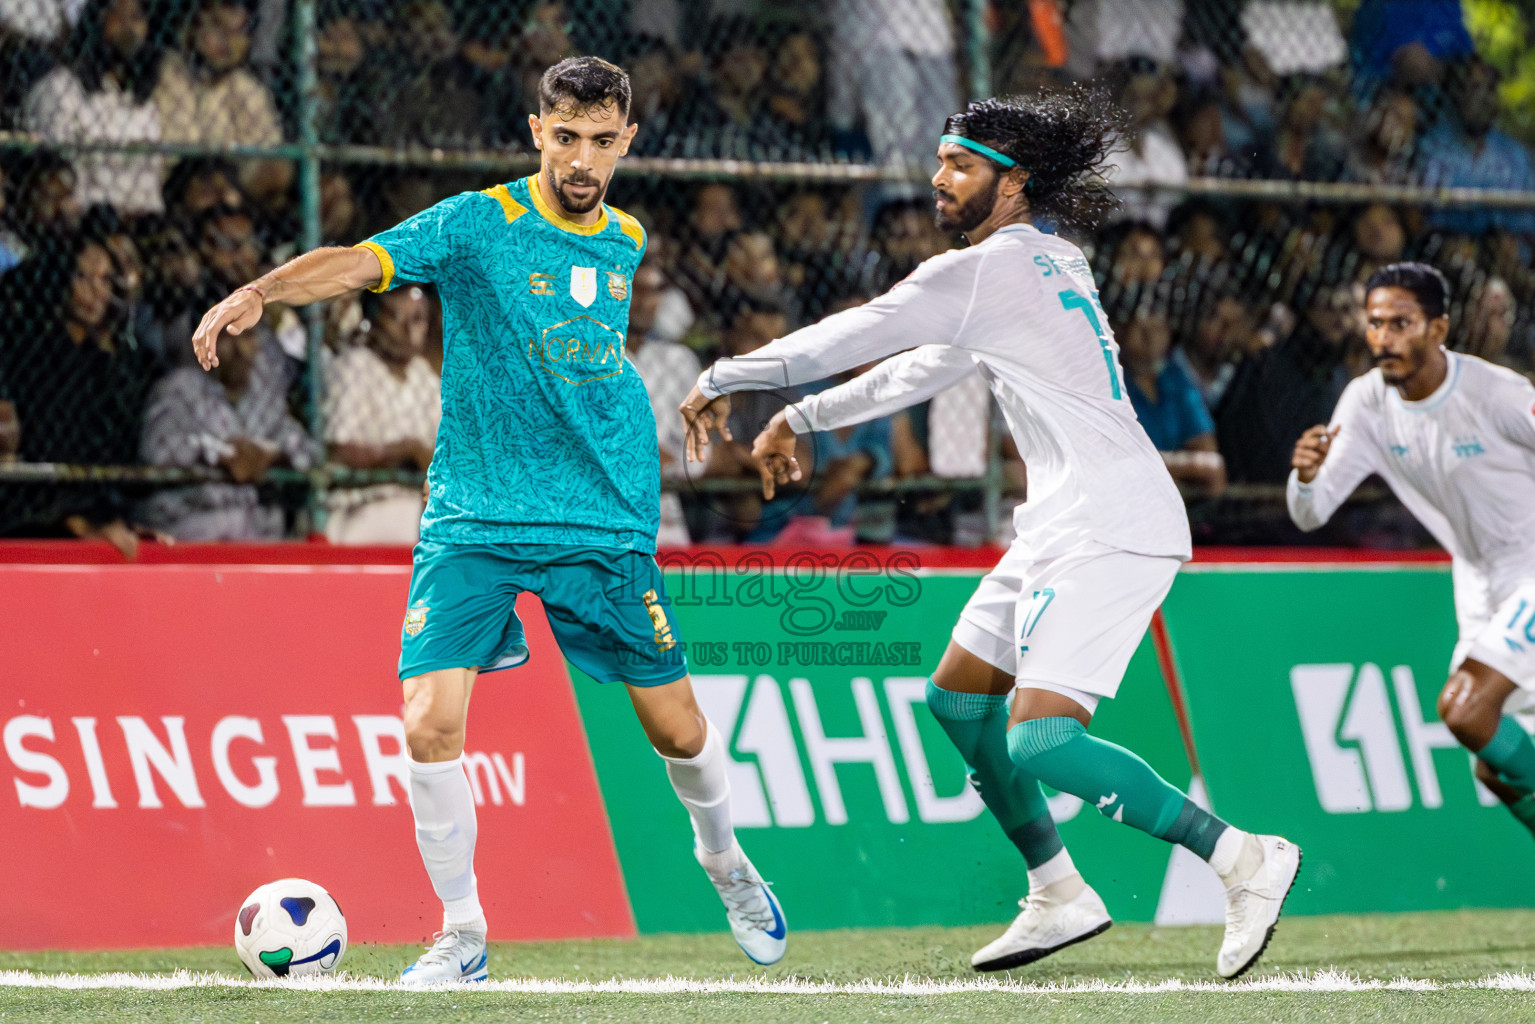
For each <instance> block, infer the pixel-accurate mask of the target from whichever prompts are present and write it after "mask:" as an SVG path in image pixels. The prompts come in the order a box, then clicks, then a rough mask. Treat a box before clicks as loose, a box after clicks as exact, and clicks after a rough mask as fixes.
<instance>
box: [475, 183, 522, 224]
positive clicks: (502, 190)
mask: <svg viewBox="0 0 1535 1024" xmlns="http://www.w3.org/2000/svg"><path fill="white" fill-rule="evenodd" d="M481 191H482V192H483V193H484V194H485V195H487V196H490V198H492V199H494V200H495V201H496V202H498V203H500V204H501V210H502V212H503V213H505V214H506V222H507V223H508V224H510V223H511V222H512V221H514V220H516V219H517V218H518V217H521V216H522V215H523V214H525V213H527V212H528V208H527V207H526V206H523V205H522V204H521V203H519V202H518V201H517V200H515V199H513V198H512V193H511V191H510V190H508V189H507V187H506V186H505V185H495V186H492V187H491V188H487V189H481Z"/></svg>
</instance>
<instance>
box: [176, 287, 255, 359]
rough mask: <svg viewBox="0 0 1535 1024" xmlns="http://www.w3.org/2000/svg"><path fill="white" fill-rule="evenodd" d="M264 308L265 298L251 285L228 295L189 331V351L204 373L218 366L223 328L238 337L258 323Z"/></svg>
mask: <svg viewBox="0 0 1535 1024" xmlns="http://www.w3.org/2000/svg"><path fill="white" fill-rule="evenodd" d="M264 308H266V298H265V296H263V295H262V293H261V290H260V289H259V288H257V287H256V286H255V285H246V286H245V287H244V288H239V289H237V290H235V291H233V292H231V293H230V294H229V295H228V296H226V297H225V298H224V301H223V302H220V303H219V304H218V305H217V306H214V307H213V308H212V309H210V310H208V312H206V313H204V314H203V319H202V322H201V323H199V324H198V325H197V330H196V331H194V332H192V351H193V352H195V353H197V362H198V364H199V365H201V366H202V368H203V369H204V370H211V369H213V368H214V367H215V366H217V365H218V364H219V335H220V334H222V333H223V332H224V331H225V330H226V329H227V330H228V331H229V333H230V334H239V333H240V332H241V331H245V330H249V329H250V328H252V327H254V326H256V324H258V323H260V322H261V311H262V310H263V309H264Z"/></svg>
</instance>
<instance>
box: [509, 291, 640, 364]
mask: <svg viewBox="0 0 1535 1024" xmlns="http://www.w3.org/2000/svg"><path fill="white" fill-rule="evenodd" d="M595 281H596V277H595V275H594V276H593V282H594V287H595ZM528 356H529V358H530V359H531V358H534V357H537V359H538V361H539V364H540V365H541V366H543V368H544V369H545V370H546V371H547V372H549V373H551V374H553V375H554V376H556V377H558V378H560V379H561V380H563V381H566V382H567V383H570V384H589V383H591V382H592V381H594V380H601V379H603V378H604V377H614V376H617V375H618V374H620V373H623V372H624V336H623V335H622V334H619V333H618V332H617V331H615V330H614V329H613V328H611V327H609V326H608V325H607V324H605V323H603V322H602V321H600V320H595V319H593V318H592V317H589V316H578V317H572V318H571V319H569V320H565V321H562V322H560V323H557V324H555V325H554V326H553V327H550V328H548V329H547V330H545V331H544V334H543V337H542V338H538V339H534V340H531V341H529V342H528Z"/></svg>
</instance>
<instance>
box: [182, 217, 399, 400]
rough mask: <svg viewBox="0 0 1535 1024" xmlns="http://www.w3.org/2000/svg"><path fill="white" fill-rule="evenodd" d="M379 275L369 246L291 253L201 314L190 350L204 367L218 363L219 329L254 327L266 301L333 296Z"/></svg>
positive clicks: (231, 330)
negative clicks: (285, 260) (289, 258)
mask: <svg viewBox="0 0 1535 1024" xmlns="http://www.w3.org/2000/svg"><path fill="white" fill-rule="evenodd" d="M383 277H384V267H383V264H382V263H381V262H380V261H379V258H378V254H377V253H376V252H374V250H373V249H371V248H365V247H356V248H350V249H343V248H326V249H316V250H314V251H313V252H306V253H304V254H303V255H302V256H296V257H294V258H293V259H291V260H289V261H288V262H287V263H284V264H283V265H282V266H280V267H278V268H277V269H276V270H273V271H271V272H270V273H267V274H264V275H262V276H261V277H258V278H257V279H256V280H254V281H252V282H251V283H250V284H247V285H244V286H243V287H240V288H237V289H235V290H234V291H233V292H231V293H230V294H229V295H228V296H227V297H226V298H225V299H224V301H222V302H220V303H219V304H218V305H217V306H214V307H213V308H212V309H210V310H208V312H207V313H205V314H203V319H202V322H201V323H200V324H198V325H197V330H196V331H195V332H194V333H193V334H192V349H193V351H195V352H196V353H197V361H198V362H199V363H200V364H202V368H203V369H204V370H209V369H212V368H213V367H215V366H217V365H218V364H219V357H218V340H219V334H220V333H222V332H223V331H224V330H225V329H226V328H227V329H228V331H229V333H230V334H239V333H240V332H241V331H244V330H249V329H250V328H252V327H254V326H256V324H257V323H259V322H260V320H261V311H262V310H263V309H265V308H266V304H267V303H268V302H281V303H283V304H285V305H289V306H305V305H308V304H309V303H311V302H320V301H322V300H324V299H333V298H335V297H336V296H338V295H345V294H346V293H347V292H350V291H355V290H357V289H358V288H371V287H372V286H374V285H376V284H378V283H379V282H380V281H381V280H383Z"/></svg>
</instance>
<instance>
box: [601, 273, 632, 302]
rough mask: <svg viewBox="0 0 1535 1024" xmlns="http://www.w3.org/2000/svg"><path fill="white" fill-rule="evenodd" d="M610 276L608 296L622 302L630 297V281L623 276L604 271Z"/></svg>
mask: <svg viewBox="0 0 1535 1024" xmlns="http://www.w3.org/2000/svg"><path fill="white" fill-rule="evenodd" d="M604 273H606V274H607V275H608V294H609V295H611V296H613V299H614V301H616V302H622V301H624V300H625V299H627V298H628V297H629V279H628V278H626V277H624V275H622V274H615V273H613V272H612V271H611V270H608V271H604Z"/></svg>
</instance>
